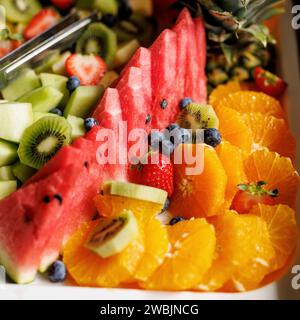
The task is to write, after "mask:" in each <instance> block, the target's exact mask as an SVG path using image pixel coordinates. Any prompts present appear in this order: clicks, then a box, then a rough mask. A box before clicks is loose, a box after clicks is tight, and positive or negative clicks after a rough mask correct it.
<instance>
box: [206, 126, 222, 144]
mask: <svg viewBox="0 0 300 320" xmlns="http://www.w3.org/2000/svg"><path fill="white" fill-rule="evenodd" d="M204 142H205V143H206V144H208V145H209V146H211V147H214V148H215V147H216V146H218V145H219V144H220V143H221V142H222V136H221V134H220V132H219V131H218V130H217V129H206V130H205V131H204Z"/></svg>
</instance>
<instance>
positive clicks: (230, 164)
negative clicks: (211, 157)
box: [216, 141, 247, 207]
mask: <svg viewBox="0 0 300 320" xmlns="http://www.w3.org/2000/svg"><path fill="white" fill-rule="evenodd" d="M216 150H217V154H218V156H219V158H220V160H221V162H222V164H223V167H224V169H225V172H226V174H227V177H228V182H227V187H226V201H228V202H230V203H231V201H232V200H233V198H234V196H235V194H236V192H237V191H238V190H237V185H238V184H240V183H246V182H247V177H246V174H245V170H244V162H243V156H242V152H241V150H240V149H239V148H238V147H236V146H234V145H232V144H231V143H229V142H226V141H223V142H222V143H221V144H220V145H219V146H218V147H217V149H216ZM229 207H230V205H229Z"/></svg>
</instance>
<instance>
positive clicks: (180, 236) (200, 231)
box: [141, 219, 216, 290]
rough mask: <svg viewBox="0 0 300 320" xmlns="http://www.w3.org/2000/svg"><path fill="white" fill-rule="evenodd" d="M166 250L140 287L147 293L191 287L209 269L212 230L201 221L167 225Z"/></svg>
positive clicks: (214, 241)
mask: <svg viewBox="0 0 300 320" xmlns="http://www.w3.org/2000/svg"><path fill="white" fill-rule="evenodd" d="M167 228H168V234H169V240H170V248H169V252H168V253H167V255H166V257H165V260H164V262H163V264H162V265H161V266H160V267H159V268H158V269H157V271H156V272H155V273H154V274H153V275H152V276H151V277H150V278H149V279H148V280H147V281H146V282H144V283H141V286H142V287H143V288H145V289H149V290H188V289H192V288H194V287H195V286H196V285H197V284H198V283H199V282H200V281H201V279H202V277H203V275H204V274H205V273H206V272H207V271H208V269H209V268H210V266H211V264H212V261H213V255H214V251H215V244H216V237H215V230H214V227H213V226H212V225H209V224H208V223H207V222H206V221H205V220H204V219H193V220H190V221H183V222H179V223H177V224H176V225H174V226H168V227H167Z"/></svg>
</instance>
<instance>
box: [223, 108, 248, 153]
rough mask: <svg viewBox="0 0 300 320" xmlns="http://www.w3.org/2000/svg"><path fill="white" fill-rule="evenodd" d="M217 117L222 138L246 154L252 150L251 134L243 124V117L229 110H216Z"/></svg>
mask: <svg viewBox="0 0 300 320" xmlns="http://www.w3.org/2000/svg"><path fill="white" fill-rule="evenodd" d="M217 116H218V117H219V120H220V128H219V130H220V133H221V135H222V138H223V139H224V140H226V141H228V142H230V143H231V144H233V145H235V146H237V147H239V148H240V149H242V151H244V152H245V153H246V154H249V153H250V152H251V149H252V142H253V139H252V134H251V130H250V128H249V127H248V126H247V125H246V124H245V121H244V119H243V116H242V115H241V114H240V113H239V112H237V111H236V110H233V109H231V108H226V107H222V108H218V109H217Z"/></svg>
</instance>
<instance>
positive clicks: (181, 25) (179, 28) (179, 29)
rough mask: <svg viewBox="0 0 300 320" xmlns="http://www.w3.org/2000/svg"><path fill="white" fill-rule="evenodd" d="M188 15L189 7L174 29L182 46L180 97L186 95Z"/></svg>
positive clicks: (180, 52)
mask: <svg viewBox="0 0 300 320" xmlns="http://www.w3.org/2000/svg"><path fill="white" fill-rule="evenodd" d="M186 15H189V12H188V10H187V9H184V10H183V11H182V12H181V13H180V15H179V17H178V20H177V23H176V25H175V26H174V28H173V31H175V32H176V34H177V46H178V48H180V50H178V55H177V93H178V96H179V97H180V99H183V98H184V97H185V77H186V73H187V70H186V67H187V54H188V50H189V42H188V37H187V33H188V23H187V19H186Z"/></svg>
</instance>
